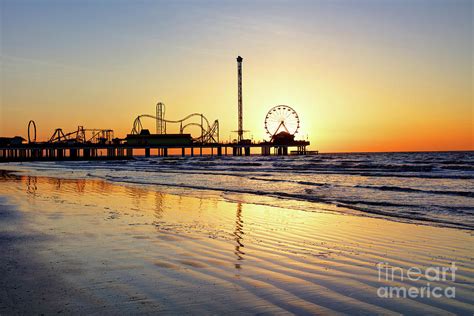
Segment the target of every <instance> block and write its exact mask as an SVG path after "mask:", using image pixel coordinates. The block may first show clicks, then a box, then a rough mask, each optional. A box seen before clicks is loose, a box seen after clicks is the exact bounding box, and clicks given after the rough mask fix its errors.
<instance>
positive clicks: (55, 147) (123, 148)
mask: <svg viewBox="0 0 474 316" xmlns="http://www.w3.org/2000/svg"><path fill="white" fill-rule="evenodd" d="M308 145H309V142H307V141H295V142H293V143H290V144H274V143H269V142H262V143H248V144H247V143H246V144H238V143H212V144H201V143H193V144H190V145H172V144H171V145H143V144H142V145H130V144H85V143H72V144H70V143H29V144H18V145H7V146H0V162H13V161H61V160H112V159H114V160H115V159H117V160H119V159H131V158H133V157H134V156H145V157H151V156H161V157H166V156H183V157H184V156H191V157H192V156H203V155H211V156H228V155H232V156H250V154H251V149H259V150H260V151H259V152H258V153H257V154H260V155H263V156H269V155H280V156H282V155H288V154H289V153H290V151H289V150H288V149H289V148H296V150H292V151H291V154H298V155H305V154H307V153H309V152H308V151H307V150H306V147H307V146H308ZM254 154H255V153H254Z"/></svg>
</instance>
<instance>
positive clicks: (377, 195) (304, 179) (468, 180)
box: [0, 152, 474, 230]
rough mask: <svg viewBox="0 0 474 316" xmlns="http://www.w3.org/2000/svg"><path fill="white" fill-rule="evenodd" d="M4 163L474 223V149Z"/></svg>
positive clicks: (237, 197) (286, 202)
mask: <svg viewBox="0 0 474 316" xmlns="http://www.w3.org/2000/svg"><path fill="white" fill-rule="evenodd" d="M0 169H9V170H20V171H26V172H27V173H28V174H32V175H42V176H52V177H63V178H100V179H105V180H108V181H112V182H119V183H124V184H126V185H137V186H145V187H150V188H152V189H154V190H160V191H163V192H168V193H172V194H180V195H183V194H184V195H189V196H193V195H199V196H201V197H202V196H203V195H204V196H206V195H208V196H209V198H213V197H218V198H223V199H227V200H231V201H239V202H246V203H254V204H265V205H275V206H283V207H287V208H294V209H298V210H304V211H310V212H311V211H321V210H323V211H331V212H353V213H354V214H358V215H361V216H376V217H387V218H389V219H393V220H399V221H414V222H417V223H425V224H429V225H438V226H449V227H458V228H464V229H470V230H473V229H474V152H444V153H366V154H364V153H358V154H320V155H313V156H287V157H276V156H267V157H262V156H252V157H231V156H226V157H215V156H214V157H210V156H204V157H192V158H191V157H185V158H182V157H167V158H160V157H151V158H144V157H143V158H136V159H134V160H129V161H83V162H29V163H10V164H4V165H2V166H0Z"/></svg>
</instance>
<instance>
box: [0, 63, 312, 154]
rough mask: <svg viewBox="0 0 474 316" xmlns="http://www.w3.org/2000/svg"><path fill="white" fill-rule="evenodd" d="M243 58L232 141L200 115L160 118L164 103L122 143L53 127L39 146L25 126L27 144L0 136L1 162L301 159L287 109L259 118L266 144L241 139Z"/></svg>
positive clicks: (296, 121) (97, 133)
mask: <svg viewBox="0 0 474 316" xmlns="http://www.w3.org/2000/svg"><path fill="white" fill-rule="evenodd" d="M242 61H243V58H242V57H240V56H239V57H237V79H238V98H237V100H238V101H237V107H238V111H237V113H238V125H237V126H238V129H237V131H236V132H237V139H236V140H235V141H233V142H227V143H224V142H221V141H220V138H219V121H218V120H217V119H216V120H214V121H211V120H209V119H208V118H207V117H206V116H204V114H202V113H192V114H189V115H187V116H185V117H184V118H181V119H169V118H168V117H166V116H165V109H166V107H165V104H164V103H162V102H158V103H157V104H156V108H155V113H153V114H141V115H138V116H137V117H136V118H135V119H134V121H133V124H132V128H131V131H130V133H129V134H127V135H126V137H124V138H120V137H115V135H114V131H113V130H112V129H101V128H86V127H84V126H78V127H77V129H76V130H74V131H71V132H67V131H66V132H65V131H64V130H63V129H62V128H56V129H55V130H54V131H53V132H52V134H51V137H50V138H49V139H47V140H44V141H39V140H37V138H36V129H37V126H36V123H35V121H34V120H31V121H30V122H29V123H28V136H27V139H26V138H23V137H21V136H14V137H0V162H8V161H36V160H53V161H54V160H92V159H131V158H133V157H134V156H137V155H144V156H145V157H150V156H162V157H166V156H168V155H181V156H183V157H184V156H197V155H199V156H202V155H203V154H208V155H216V156H223V155H225V156H227V155H233V156H249V155H250V154H251V149H252V148H255V149H256V150H257V151H258V150H259V152H258V154H261V155H264V156H268V155H280V156H284V155H289V154H296V155H306V154H315V153H317V152H315V151H308V150H307V146H309V141H306V140H298V139H296V137H297V133H298V130H299V128H300V118H299V116H298V114H297V112H296V110H295V109H294V108H293V107H291V106H288V105H276V106H273V107H271V108H270V109H269V111H268V113H267V115H266V116H265V118H262V119H264V120H263V121H264V128H265V131H266V133H267V134H268V140H265V141H262V142H253V141H252V140H250V139H246V138H245V137H244V132H245V131H244V129H243V102H242ZM144 121H152V122H154V123H155V130H154V131H150V130H149V129H146V128H144V126H145V124H144V123H143V122H144ZM170 125H171V126H174V127H176V126H178V127H179V133H172V134H171V133H167V127H168V126H170ZM192 127H193V130H196V129H197V130H198V131H200V133H199V132H198V135H192V134H191V133H189V130H190V128H192Z"/></svg>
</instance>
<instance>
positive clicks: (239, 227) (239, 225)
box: [234, 203, 245, 269]
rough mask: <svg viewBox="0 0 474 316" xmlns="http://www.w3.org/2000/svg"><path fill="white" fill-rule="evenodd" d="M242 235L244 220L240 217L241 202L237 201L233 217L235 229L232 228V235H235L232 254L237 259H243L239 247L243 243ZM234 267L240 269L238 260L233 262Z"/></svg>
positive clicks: (240, 265)
mask: <svg viewBox="0 0 474 316" xmlns="http://www.w3.org/2000/svg"><path fill="white" fill-rule="evenodd" d="M243 235H244V221H243V219H242V203H237V215H236V219H235V230H234V236H235V239H234V240H235V242H236V243H237V244H236V245H235V251H234V254H235V255H236V257H237V260H238V261H241V260H244V257H243V256H244V255H245V252H243V251H242V250H241V249H240V248H243V247H244V244H243ZM235 268H236V269H241V268H242V264H241V263H240V262H238V263H236V264H235Z"/></svg>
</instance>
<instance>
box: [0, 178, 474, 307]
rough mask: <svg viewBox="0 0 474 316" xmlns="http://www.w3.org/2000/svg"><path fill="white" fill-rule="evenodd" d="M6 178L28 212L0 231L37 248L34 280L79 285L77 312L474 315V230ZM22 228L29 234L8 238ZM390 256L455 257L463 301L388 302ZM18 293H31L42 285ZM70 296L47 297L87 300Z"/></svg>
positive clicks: (426, 261) (409, 262)
mask: <svg viewBox="0 0 474 316" xmlns="http://www.w3.org/2000/svg"><path fill="white" fill-rule="evenodd" d="M0 182H1V183H2V185H1V186H0V195H2V196H6V197H7V198H8V201H9V203H10V204H13V205H16V206H17V207H18V212H20V213H21V214H22V215H23V216H21V217H19V222H17V223H16V225H17V226H15V227H14V229H13V227H12V226H8V225H11V224H9V222H7V221H4V222H2V220H1V217H0V238H2V237H1V236H4V235H5V236H8V239H5V240H0V241H2V242H4V243H6V242H8V243H13V242H15V243H16V244H14V245H13V244H12V248H15V249H19V250H24V251H25V252H27V253H28V254H29V255H30V256H33V255H34V256H35V258H36V260H35V268H34V269H33V268H31V269H26V270H22V271H18V273H19V275H20V273H30V274H31V275H27V276H26V277H27V278H28V279H29V280H34V279H35V277H34V275H33V274H35V273H37V272H38V271H54V278H56V277H57V280H56V279H55V280H49V281H50V283H51V284H53V283H54V282H56V281H58V280H61V282H63V281H64V282H65V284H63V285H61V286H62V287H64V288H61V291H59V290H58V291H56V292H55V293H74V301H79V302H81V305H80V306H84V307H80V308H81V309H79V310H78V309H75V308H76V307H74V308H73V307H69V309H67V308H66V310H65V311H68V312H76V313H77V312H82V313H96V314H97V313H114V312H117V313H122V314H123V313H141V312H143V313H156V312H163V313H175V314H179V313H189V312H190V311H193V312H194V313H198V314H199V313H202V314H208V313H214V314H225V313H229V312H230V311H232V312H234V313H250V314H256V313H297V314H314V313H317V314H318V313H319V314H328V313H334V312H340V313H349V312H350V311H352V310H354V309H357V310H358V311H360V312H361V313H375V314H387V313H390V312H396V313H407V312H416V313H434V314H439V313H442V312H446V311H450V312H454V313H468V312H469V311H472V306H473V303H474V302H473V300H474V299H473V298H472V295H471V293H472V290H473V287H472V284H473V282H474V264H473V262H472V260H471V257H472V247H470V246H469V245H472V238H473V237H472V236H471V235H470V234H469V233H466V232H465V231H459V230H455V229H446V228H436V227H428V226H416V225H411V224H403V223H396V222H389V221H385V220H381V219H373V218H361V217H353V216H347V215H346V216H343V215H338V214H330V213H315V212H302V211H296V210H290V209H284V208H276V207H268V206H261V205H252V204H244V203H230V202H226V201H222V200H218V199H215V198H214V199H210V198H209V197H202V198H196V197H187V196H175V195H169V194H163V193H161V192H159V191H152V190H150V189H146V188H143V187H139V186H120V185H112V184H110V183H107V182H105V181H94V180H65V179H61V180H58V179H51V178H41V177H38V178H36V177H25V176H20V177H18V176H12V175H3V176H2V177H0ZM26 196H28V197H30V198H25V197H26ZM0 201H1V200H0ZM1 214H3V213H1V212H0V215H1ZM20 219H21V220H24V221H25V223H28V224H22V223H23V222H21V221H20ZM12 231H13V232H17V233H21V234H23V235H26V236H29V237H28V238H25V237H22V238H12V237H11V236H10V235H6V234H7V233H6V232H8V234H11V232H12ZM23 235H22V236H23ZM31 236H32V237H31ZM35 236H41V238H39V237H35ZM32 245H34V246H32ZM8 255H9V256H14V255H15V253H14V252H11V253H9V254H8ZM8 260H10V261H11V260H15V258H8ZM380 261H384V262H389V263H394V264H396V265H398V266H428V265H439V266H443V265H445V264H446V263H447V262H451V261H455V262H456V264H457V265H458V266H459V274H458V275H457V279H456V284H455V286H456V295H457V299H456V300H447V299H439V300H436V301H430V300H428V301H427V300H424V301H422V300H387V299H380V298H378V297H377V288H378V287H379V286H380V285H384V284H381V283H380V281H378V280H377V271H376V269H375V268H374V267H375V264H376V263H377V262H380ZM12 271H13V272H12ZM25 271H26V272H25ZM9 273H15V270H11V271H10V272H9ZM47 275H48V277H50V276H49V275H50V274H47ZM51 275H52V274H51ZM31 282H33V281H31ZM401 283H402V284H403V282H401ZM57 286H58V285H57ZM8 289H9V291H13V292H11V293H14V294H15V293H16V294H18V293H20V294H22V297H28V295H27V294H28V293H27V292H26V291H28V290H31V289H27V288H26V285H25V286H24V287H15V286H11V287H8ZM72 289H74V291H72ZM21 291H25V292H24V293H23V292H21ZM11 293H10V294H11ZM16 294H15V295H16ZM1 295H4V294H2V292H0V301H1V298H2V296H1ZM62 295H63V294H57V295H56V296H55V297H46V299H48V300H55V302H60V303H61V304H62V305H64V306H76V305H74V304H73V303H72V301H71V299H70V297H68V296H66V295H64V296H62ZM30 297H31V298H30V300H36V299H38V300H39V303H41V304H42V305H41V304H37V305H35V304H33V305H31V306H38V305H39V306H49V305H48V300H46V303H44V302H43V301H42V299H43V297H38V298H36V296H34V295H33V296H31V295H30ZM66 304H69V305H66ZM25 308H27V307H25ZM77 308H79V307H77ZM45 311H48V312H51V310H47V309H45ZM1 312H2V310H1V303H0V313H1ZM23 312H24V313H27V312H28V310H23ZM40 312H41V311H40ZM55 312H56V311H55ZM7 314H8V313H7Z"/></svg>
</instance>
